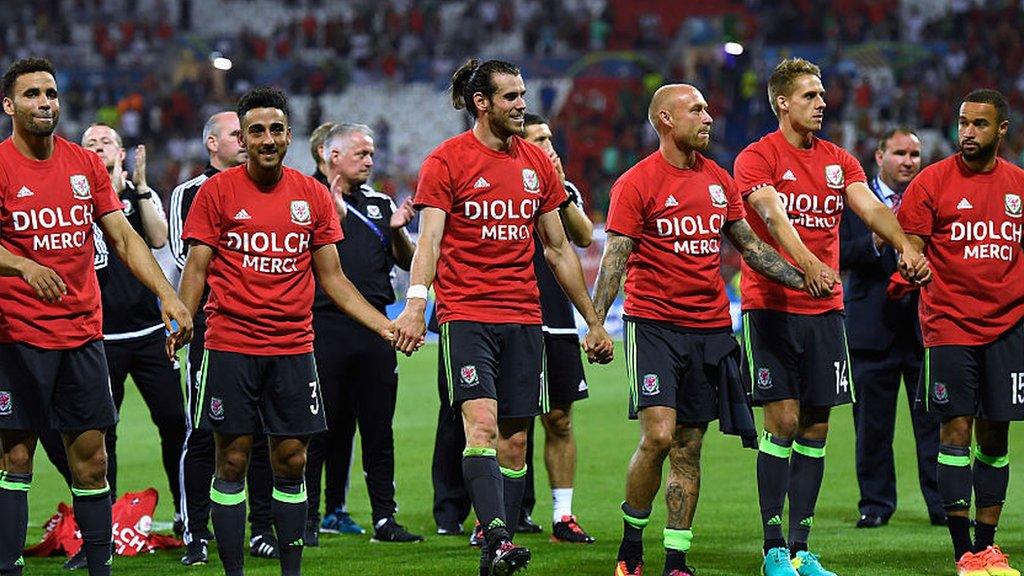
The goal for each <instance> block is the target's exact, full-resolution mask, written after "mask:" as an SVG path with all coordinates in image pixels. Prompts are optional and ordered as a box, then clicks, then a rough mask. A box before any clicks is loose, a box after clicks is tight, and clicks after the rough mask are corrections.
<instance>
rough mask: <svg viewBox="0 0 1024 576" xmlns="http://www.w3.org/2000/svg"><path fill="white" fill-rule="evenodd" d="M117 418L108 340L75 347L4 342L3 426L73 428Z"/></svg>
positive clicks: (0, 371)
mask: <svg viewBox="0 0 1024 576" xmlns="http://www.w3.org/2000/svg"><path fill="white" fill-rule="evenodd" d="M116 423H117V410H116V409H115V408H114V399H113V397H112V395H111V393H110V374H109V373H108V372H107V358H106V355H105V354H104V353H103V342H102V341H100V340H97V341H95V342H89V343H87V344H83V345H81V346H79V347H78V348H72V349H70V350H44V349H42V348H36V347H35V346H30V345H28V344H0V429H3V430H34V431H40V430H47V429H55V430H60V431H61V432H70V431H76V430H105V429H106V428H108V427H110V426H113V425H114V424H116Z"/></svg>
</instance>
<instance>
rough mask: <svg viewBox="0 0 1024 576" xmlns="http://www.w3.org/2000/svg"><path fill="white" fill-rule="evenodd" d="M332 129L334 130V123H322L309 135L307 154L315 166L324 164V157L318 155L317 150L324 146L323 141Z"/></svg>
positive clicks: (318, 151)
mask: <svg viewBox="0 0 1024 576" xmlns="http://www.w3.org/2000/svg"><path fill="white" fill-rule="evenodd" d="M332 128H334V122H324V123H323V124H321V125H319V126H317V127H316V130H313V133H312V134H310V135H309V154H310V156H312V157H313V162H316V165H317V166H319V165H321V164H323V163H324V157H323V156H321V155H320V150H319V148H320V147H321V146H323V145H324V140H326V139H327V134H328V133H329V132H330V131H331V129H332Z"/></svg>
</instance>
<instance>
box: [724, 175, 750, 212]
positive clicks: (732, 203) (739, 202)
mask: <svg viewBox="0 0 1024 576" xmlns="http://www.w3.org/2000/svg"><path fill="white" fill-rule="evenodd" d="M721 178H722V185H723V186H724V187H725V199H726V202H728V204H727V205H726V209H725V221H726V222H735V221H737V220H742V219H744V218H746V217H747V210H746V208H744V207H743V196H742V195H740V189H739V187H738V186H736V181H735V180H733V179H732V177H731V176H729V174H728V173H727V172H726V171H725V170H722V174H721Z"/></svg>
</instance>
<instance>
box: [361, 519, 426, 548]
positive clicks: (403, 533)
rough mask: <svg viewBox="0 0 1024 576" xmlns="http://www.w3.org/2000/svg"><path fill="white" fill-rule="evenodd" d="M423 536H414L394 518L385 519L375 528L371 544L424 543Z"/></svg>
mask: <svg viewBox="0 0 1024 576" xmlns="http://www.w3.org/2000/svg"><path fill="white" fill-rule="evenodd" d="M422 541H423V536H420V535H419V534H412V533H411V532H409V531H408V530H406V529H405V527H404V526H402V525H401V524H399V523H398V522H396V521H395V519H394V518H385V519H384V520H382V521H379V522H377V525H376V526H374V528H373V538H370V542H422Z"/></svg>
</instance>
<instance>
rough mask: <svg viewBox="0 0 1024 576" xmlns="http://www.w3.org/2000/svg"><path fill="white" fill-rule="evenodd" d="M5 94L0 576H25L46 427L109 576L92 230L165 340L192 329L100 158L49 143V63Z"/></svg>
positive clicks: (9, 83) (96, 570)
mask: <svg viewBox="0 0 1024 576" xmlns="http://www.w3.org/2000/svg"><path fill="white" fill-rule="evenodd" d="M2 87H3V95H4V98H3V107H4V113H6V114H7V115H8V116H11V117H12V120H13V128H14V131H13V135H12V136H11V137H10V138H8V139H7V140H5V141H4V142H3V143H0V174H3V176H2V177H0V293H3V295H4V296H3V299H2V301H0V446H2V450H3V456H2V460H0V462H2V467H3V469H2V471H0V510H2V511H3V513H4V515H5V516H6V517H5V518H4V521H3V522H0V573H3V574H12V575H20V574H21V573H22V568H23V566H24V560H23V559H22V557H21V552H22V549H23V548H24V545H25V531H26V527H27V525H28V490H29V487H30V485H31V483H32V456H33V453H34V451H35V447H36V441H37V438H38V434H39V433H40V432H41V431H42V430H45V429H51V428H52V429H56V430H58V431H59V432H60V433H61V436H62V438H63V441H64V446H65V448H66V452H67V459H68V462H69V463H70V469H71V476H72V485H71V492H72V494H73V502H74V508H75V518H76V521H77V522H78V526H79V527H80V530H81V534H82V540H83V541H84V544H83V545H84V547H85V549H86V558H87V565H88V569H89V574H90V575H92V576H99V575H108V574H110V570H111V556H112V553H111V546H110V535H111V529H112V526H111V500H110V487H109V485H108V483H107V479H106V475H107V455H106V450H105V447H104V431H105V430H107V429H108V428H109V427H111V426H113V425H114V424H115V423H116V422H117V413H116V410H115V408H114V401H113V398H112V397H111V392H110V386H109V384H108V379H109V374H108V370H107V364H106V357H105V355H104V346H103V341H102V340H103V318H102V316H103V314H102V308H101V304H100V291H99V283H98V282H97V279H96V273H95V272H94V270H93V259H94V255H95V244H94V239H93V238H94V237H93V223H94V222H98V224H99V227H100V228H101V229H102V231H103V234H104V237H105V238H106V240H107V242H108V244H109V245H110V246H111V247H113V249H114V251H115V252H116V254H117V257H118V258H119V259H120V260H121V261H122V262H123V263H124V264H125V266H127V268H128V270H130V271H131V273H132V274H133V275H134V276H135V277H137V278H138V279H139V280H140V281H141V282H142V283H143V284H144V285H145V286H146V288H148V289H149V290H150V291H152V292H153V293H155V294H156V295H157V296H158V297H159V298H160V301H161V302H162V305H163V309H162V311H161V316H160V318H161V320H162V323H163V326H164V327H165V328H166V329H167V330H168V331H169V332H170V337H171V338H173V339H174V340H175V341H179V342H187V341H188V340H189V338H191V332H192V319H191V317H190V316H189V314H188V311H187V310H186V308H185V306H184V305H183V304H182V302H181V300H179V299H178V297H177V295H175V293H174V289H173V288H172V287H171V285H170V284H169V283H168V282H167V279H166V278H164V274H163V271H162V270H161V269H160V266H159V265H158V264H157V263H156V260H155V259H154V258H153V254H152V252H151V251H150V248H149V246H148V245H147V244H146V242H145V241H144V240H143V239H142V238H140V237H139V235H138V234H137V233H136V232H135V230H134V229H133V228H132V225H131V224H130V223H129V222H128V220H127V219H126V218H125V214H124V211H123V206H122V203H121V201H120V200H119V199H118V197H117V195H116V194H115V193H114V190H113V188H112V187H111V182H110V176H109V175H108V174H107V171H106V169H105V167H104V166H103V163H102V162H101V161H100V159H99V157H98V156H97V155H96V154H94V153H93V152H89V151H87V150H85V149H83V148H81V147H80V146H78V145H76V144H72V143H70V142H68V141H67V140H64V139H63V138H60V137H55V136H54V135H53V132H54V130H55V129H56V127H57V122H58V120H59V119H60V100H59V98H58V92H57V83H56V81H55V80H54V69H53V67H52V66H51V65H50V63H49V62H48V61H46V60H44V59H41V58H25V59H22V60H18V61H16V62H14V63H13V64H11V66H10V68H8V70H7V72H6V73H5V74H4V76H3V81H2ZM173 322H176V323H177V326H173V324H172V323H173ZM167 352H168V359H166V362H167V363H168V364H169V363H170V361H171V360H170V358H169V357H170V356H171V354H170V350H168V351H167Z"/></svg>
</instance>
